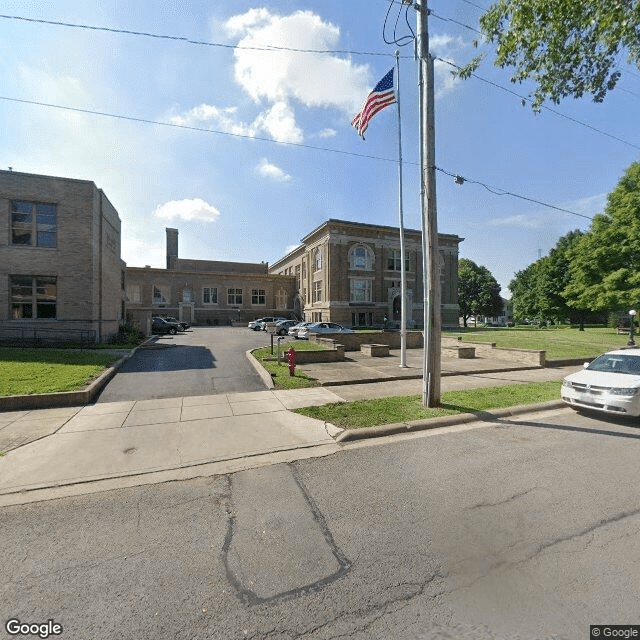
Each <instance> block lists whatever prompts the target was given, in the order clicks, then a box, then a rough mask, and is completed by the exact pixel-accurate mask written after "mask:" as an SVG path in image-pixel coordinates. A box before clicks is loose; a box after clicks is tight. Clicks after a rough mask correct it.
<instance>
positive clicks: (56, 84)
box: [0, 0, 640, 297]
mask: <svg viewBox="0 0 640 640" xmlns="http://www.w3.org/2000/svg"><path fill="white" fill-rule="evenodd" d="M488 3H489V2H488V0H477V1H475V0H474V2H473V3H468V2H464V1H463V0H432V2H430V7H431V9H432V11H433V12H434V16H432V17H431V18H430V33H431V38H432V50H433V52H434V53H435V55H437V56H438V57H441V58H444V59H447V60H449V61H452V62H454V63H456V64H464V63H466V62H467V61H469V60H470V59H471V57H472V56H473V55H474V54H475V50H474V49H473V47H472V45H471V43H472V40H473V38H474V37H476V34H475V33H474V32H473V31H472V30H470V29H468V28H465V27H463V26H460V25H459V24H456V22H453V21H458V22H461V23H464V24H466V25H469V26H471V27H476V26H477V19H478V16H479V15H480V11H479V10H478V9H477V8H475V7H474V6H472V4H478V5H483V6H487V5H488ZM388 7H389V2H388V0H347V1H345V0H323V1H322V2H311V1H310V0H280V1H276V2H267V3H262V4H261V3H258V2H249V1H245V0H237V1H235V2H224V3H223V2H210V1H209V0H207V1H205V0H181V1H180V2H172V1H169V0H162V1H160V0H153V1H151V0H136V2H131V1H130V0H127V1H126V2H125V1H124V0H102V2H100V3H87V2H80V1H79V0H59V1H58V2H56V3H50V2H47V3H45V2H42V1H29V0H19V1H12V0H5V1H4V2H3V3H2V13H3V14H5V15H11V16H22V17H25V18H34V19H43V20H51V21H62V22H70V23H81V24H86V25H94V26H101V27H109V28H115V29H125V30H133V31H143V32H148V33H156V34H166V35H175V36H182V37H185V38H187V39H190V40H197V41H205V42H209V43H219V44H224V45H230V46H226V47H218V46H205V45H195V44H187V43H185V42H182V41H177V40H167V39H158V38H148V37H142V36H134V35H124V34H119V33H107V32H101V31H95V30H87V29H75V28H66V27H61V26H53V25H45V24H35V23H30V22H25V21H21V20H14V19H6V18H1V19H0V86H1V87H2V89H1V90H0V93H1V94H2V96H3V97H5V98H7V97H8V98H13V99H19V100H27V101H36V102H46V103H49V104H54V105H63V106H69V107H75V108H79V109H86V110H93V111H101V112H107V113H111V114H117V115H121V116H128V117H133V118H140V119H145V120H153V121H160V122H166V123H173V124H178V125H183V126H194V127H198V128H200V129H211V130H216V131H222V132H226V133H233V134H238V135H237V136H232V135H220V134H216V133H211V132H204V131H191V130H186V129H182V128H177V127H165V126H159V125H153V124H144V123H141V122H134V121H130V120H126V119H113V118H107V117H103V116H98V115H90V114H86V113H79V112H72V111H62V110H58V109H54V108H50V107H43V106H36V105H31V104H23V103H18V102H12V101H7V100H0V166H2V168H5V169H6V168H7V167H9V166H11V167H13V169H14V170H16V171H23V172H31V173H42V174H50V175H59V176H66V177H74V178H81V179H89V180H93V181H94V182H95V183H96V184H97V185H98V186H99V187H100V188H102V189H103V190H104V191H105V193H106V194H107V196H108V197H109V199H110V200H111V201H112V202H113V204H114V205H115V207H116V208H117V210H118V212H119V214H120V217H121V219H122V231H123V249H122V253H123V258H124V259H125V260H126V262H127V263H128V264H129V265H131V266H141V265H145V264H151V265H153V266H159V267H162V266H164V251H165V249H164V241H165V232H164V228H165V227H166V226H171V227H177V228H178V229H179V231H180V255H181V256H182V257H188V258H196V259H213V260H216V259H218V260H239V261H258V262H259V261H262V260H265V261H270V262H273V261H274V260H276V259H278V258H279V257H281V256H282V255H284V254H285V253H286V252H287V251H288V250H289V249H291V248H293V247H294V246H295V245H296V244H297V243H298V242H299V240H300V239H301V238H302V237H303V236H304V235H306V234H307V233H308V232H309V231H311V230H312V229H313V228H315V227H316V226H318V225H319V224H321V223H322V222H323V221H324V220H326V219H327V218H330V217H332V218H341V219H347V220H355V221H360V222H371V223H375V224H391V225H396V224H397V220H398V211H397V198H398V192H397V190H398V183H397V165H396V163H395V159H396V157H397V119H396V111H395V106H394V107H391V108H388V109H386V110H385V111H383V112H381V113H380V114H379V115H377V116H376V117H375V118H374V120H373V121H372V123H371V124H370V126H369V130H368V132H367V136H366V141H362V140H361V139H360V138H359V137H358V135H357V134H356V132H355V131H354V130H353V129H352V128H351V127H350V120H351V118H352V117H353V115H355V113H356V112H357V111H358V108H359V106H360V104H361V102H362V100H363V99H364V98H365V96H366V94H367V93H368V91H370V89H371V88H372V87H373V85H375V84H376V83H377V82H378V81H379V80H380V79H381V78H382V76H383V75H384V74H385V73H386V72H387V71H388V70H389V69H390V68H391V67H392V66H393V65H394V61H395V60H394V57H393V53H394V51H395V49H396V47H395V46H394V45H388V44H385V43H384V41H383V39H382V26H383V23H384V18H385V14H386V12H387V9H388ZM411 24H412V26H414V28H415V16H412V18H411ZM407 31H408V30H407V29H405V28H403V29H402V30H401V32H400V33H401V34H402V35H404V34H405V33H407ZM236 46H240V47H244V48H234V47H236ZM252 46H273V47H292V48H298V49H313V50H332V51H336V50H341V51H350V52H370V53H381V54H387V55H361V54H360V53H334V54H326V53H299V52H291V51H282V50H279V51H256V50H253V49H248V48H246V47H252ZM401 54H402V55H403V56H406V57H404V58H403V59H402V60H401V85H400V91H401V106H402V135H403V143H404V144H403V156H404V160H405V162H406V165H405V170H404V203H405V224H406V226H408V227H413V228H420V212H419V185H418V171H417V162H418V159H419V158H418V145H417V141H418V129H417V127H418V98H417V66H416V63H415V62H414V60H413V59H412V47H411V46H409V47H403V48H402V49H401ZM490 61H491V56H489V59H488V60H487V61H486V62H485V63H484V64H483V66H482V67H481V68H480V69H479V71H478V75H480V76H482V77H483V78H486V79H487V80H490V81H492V82H495V83H497V84H499V85H502V86H504V87H506V88H507V89H510V90H513V91H516V92H518V93H522V94H527V92H528V90H529V88H527V87H526V86H517V85H511V83H510V82H509V79H508V75H507V72H506V71H504V70H500V69H496V68H494V67H493V66H492V65H491V62H490ZM621 69H622V71H623V75H622V78H621V80H620V82H619V88H618V89H617V90H616V91H615V92H613V93H612V94H610V95H609V96H608V97H607V98H606V99H605V102H604V103H603V104H595V103H593V102H592V101H590V99H589V98H585V99H582V100H578V101H576V100H568V101H566V102H564V103H562V104H561V105H559V106H555V105H549V106H551V107H553V108H554V109H555V110H557V111H558V112H560V113H562V114H563V115H564V116H566V117H560V116H558V115H555V114H553V113H551V112H549V111H543V112H542V113H541V114H539V115H536V114H534V113H533V112H532V111H531V108H530V107H529V106H524V107H523V106H522V105H521V102H520V100H519V99H518V98H516V97H515V96H513V95H510V94H508V93H506V92H504V91H501V90H500V89H498V88H496V87H494V86H491V85H489V84H487V83H484V82H481V81H479V80H477V79H474V78H471V79H469V80H466V81H457V80H454V79H453V78H452V77H451V75H450V73H449V67H448V66H447V65H446V64H443V63H440V62H439V63H437V67H436V164H437V166H438V167H439V168H441V169H443V170H444V171H447V172H450V173H453V174H459V175H461V176H464V177H465V178H467V181H466V182H465V184H464V185H462V186H459V185H456V184H455V183H454V181H453V179H452V178H451V177H450V176H448V175H446V174H445V173H443V172H438V175H437V201H438V229H439V231H440V232H443V233H453V234H458V235H459V236H462V237H464V238H465V240H464V242H463V243H462V244H461V245H460V255H461V257H465V258H469V259H471V260H473V261H475V262H477V263H478V264H481V265H484V266H486V267H487V268H489V270H490V271H491V272H492V273H493V274H494V275H495V277H496V278H497V280H498V281H499V282H500V283H501V285H503V291H502V293H503V295H505V296H506V297H510V293H509V291H508V289H507V288H506V286H507V285H508V283H509V281H510V280H511V278H512V277H513V274H514V272H515V271H517V270H519V269H522V268H524V267H526V266H527V265H528V264H530V263H531V262H533V261H534V260H536V259H537V258H538V256H539V255H544V254H545V253H546V252H547V251H548V250H549V249H550V248H551V247H552V246H554V244H555V243H556V241H557V240H558V238H559V237H560V236H561V235H563V234H565V233H567V232H568V231H570V230H571V229H576V228H582V229H585V228H587V227H588V225H589V221H588V220H586V219H585V218H582V217H578V216H574V215H570V214H566V213H561V212H559V211H556V210H553V209H548V208H546V207H544V206H541V205H538V204H534V203H531V202H526V201H524V200H521V199H515V198H512V197H510V196H508V195H502V196H499V195H495V194H493V193H491V192H489V191H488V190H487V189H485V188H484V187H482V186H481V185H479V184H473V183H472V181H476V182H480V183H484V184H486V185H489V186H491V187H499V188H501V189H504V190H507V191H510V192H513V193H517V194H521V195H524V196H527V197H530V198H533V199H536V200H539V201H542V202H545V203H549V204H553V205H556V206H559V207H562V208H566V209H569V210H572V211H574V212H576V213H581V214H583V215H587V216H592V215H593V214H595V213H598V212H600V211H602V209H603V207H604V204H605V200H606V194H607V193H608V192H610V191H611V190H612V189H613V188H614V187H615V185H616V183H617V181H618V179H619V178H620V176H621V174H622V173H623V171H624V170H625V168H626V167H627V166H628V165H629V164H631V162H633V161H634V160H638V155H639V154H638V147H637V146H632V145H640V133H639V131H638V127H637V113H638V110H639V107H640V71H639V70H638V69H637V68H636V69H633V68H631V69H628V67H626V65H624V63H621ZM568 118H573V119H576V120H579V121H581V122H583V123H586V124H588V125H590V126H591V127H594V128H596V129H599V130H601V131H602V132H604V133H607V134H610V135H612V136H616V137H618V138H621V139H622V140H624V141H626V142H628V143H631V145H629V144H624V143H623V142H620V141H618V140H615V139H613V138H611V137H609V136H607V135H604V133H598V132H596V131H594V130H593V129H590V128H588V127H586V126H583V125H580V124H577V123H575V122H573V121H571V120H569V119H568ZM257 138H260V139H257ZM283 143H294V144H283ZM298 145H306V146H298ZM309 147H314V148H309ZM318 148H319V149H318ZM323 149H324V150H323ZM336 150H337V151H340V152H346V153H336V152H335V151H336ZM349 154H361V155H362V156H375V157H377V158H381V159H371V158H366V157H359V156H357V155H355V156H354V155H349Z"/></svg>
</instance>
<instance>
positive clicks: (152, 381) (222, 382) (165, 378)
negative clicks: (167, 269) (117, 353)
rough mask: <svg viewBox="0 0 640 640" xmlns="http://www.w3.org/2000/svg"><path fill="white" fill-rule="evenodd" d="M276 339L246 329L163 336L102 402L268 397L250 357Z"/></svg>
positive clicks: (109, 387)
mask: <svg viewBox="0 0 640 640" xmlns="http://www.w3.org/2000/svg"><path fill="white" fill-rule="evenodd" d="M269 342H270V336H269V335H267V334H266V333H264V332H262V331H250V330H249V329H247V328H246V327H194V328H192V329H189V330H188V331H186V332H184V333H179V334H178V335H175V336H159V337H158V339H157V341H156V343H155V344H154V345H151V347H150V348H143V349H138V351H137V352H136V353H135V354H134V356H133V357H132V358H131V359H130V360H129V361H128V362H127V363H125V365H124V366H123V367H122V368H121V369H120V371H119V372H118V373H117V374H116V376H115V377H114V378H113V379H112V380H111V382H110V383H109V384H108V385H107V386H106V387H105V389H104V390H103V392H102V393H101V394H100V397H99V398H98V400H97V401H98V402H119V401H122V400H148V399H152V398H174V397H184V396H199V395H208V394H213V393H234V392H243V391H262V390H264V389H266V386H265V384H264V383H263V382H262V380H261V379H260V377H259V376H258V375H257V374H256V372H255V370H254V368H253V367H252V366H251V364H250V363H249V361H248V360H247V357H246V355H245V353H246V351H247V349H255V348H257V347H262V346H265V345H268V344H269Z"/></svg>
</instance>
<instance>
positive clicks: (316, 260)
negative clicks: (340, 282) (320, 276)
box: [314, 249, 322, 271]
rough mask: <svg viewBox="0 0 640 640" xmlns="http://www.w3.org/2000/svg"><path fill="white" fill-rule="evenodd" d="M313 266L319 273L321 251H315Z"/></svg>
mask: <svg viewBox="0 0 640 640" xmlns="http://www.w3.org/2000/svg"><path fill="white" fill-rule="evenodd" d="M314 266H315V269H314V270H315V271H320V269H322V249H316V252H315V254H314Z"/></svg>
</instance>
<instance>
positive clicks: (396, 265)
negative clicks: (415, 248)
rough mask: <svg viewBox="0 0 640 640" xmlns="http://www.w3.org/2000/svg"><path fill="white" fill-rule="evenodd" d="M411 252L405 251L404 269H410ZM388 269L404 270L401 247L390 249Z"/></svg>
mask: <svg viewBox="0 0 640 640" xmlns="http://www.w3.org/2000/svg"><path fill="white" fill-rule="evenodd" d="M409 264H410V260H409V252H408V251H406V252H405V256H404V270H405V271H409ZM387 271H402V263H401V262H400V249H389V252H388V253H387Z"/></svg>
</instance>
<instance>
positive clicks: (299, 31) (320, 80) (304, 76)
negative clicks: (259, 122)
mask: <svg viewBox="0 0 640 640" xmlns="http://www.w3.org/2000/svg"><path fill="white" fill-rule="evenodd" d="M226 27H227V29H228V31H229V33H231V34H233V35H243V37H242V38H241V39H240V41H239V42H238V46H239V47H265V46H273V47H290V48H295V49H318V50H326V49H335V48H336V47H337V44H338V41H339V39H340V29H339V27H337V26H336V25H333V24H331V23H330V22H325V21H323V20H322V18H321V17H320V16H318V15H317V14H315V13H313V12H311V11H296V12H294V13H292V14H290V15H287V16H281V15H277V14H275V13H271V12H269V11H268V10H267V9H260V10H256V9H252V10H250V11H248V12H247V13H245V14H241V15H237V16H233V17H232V18H230V19H229V20H228V22H227V23H226ZM234 56H235V59H236V62H235V69H234V72H235V78H236V81H237V82H238V84H239V85H240V86H241V87H242V88H243V89H244V90H245V91H246V92H247V93H248V94H249V95H250V96H251V97H252V98H253V99H254V100H255V101H256V102H257V101H259V100H261V99H266V100H268V101H269V102H281V101H287V100H290V99H295V100H297V101H299V102H300V103H302V104H303V105H305V106H308V107H338V108H340V109H343V110H345V111H346V112H348V113H351V111H353V110H354V109H355V110H357V108H358V106H359V105H360V103H361V102H362V99H363V96H365V95H366V94H367V93H368V91H369V90H370V88H371V85H370V82H369V67H368V66H367V65H359V64H354V63H353V62H352V61H351V60H348V59H344V58H339V57H337V56H334V55H329V54H324V53H318V54H314V53H305V54H300V53H297V52H293V51H274V52H265V51H256V50H250V49H242V48H239V49H236V50H235V52H234Z"/></svg>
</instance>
